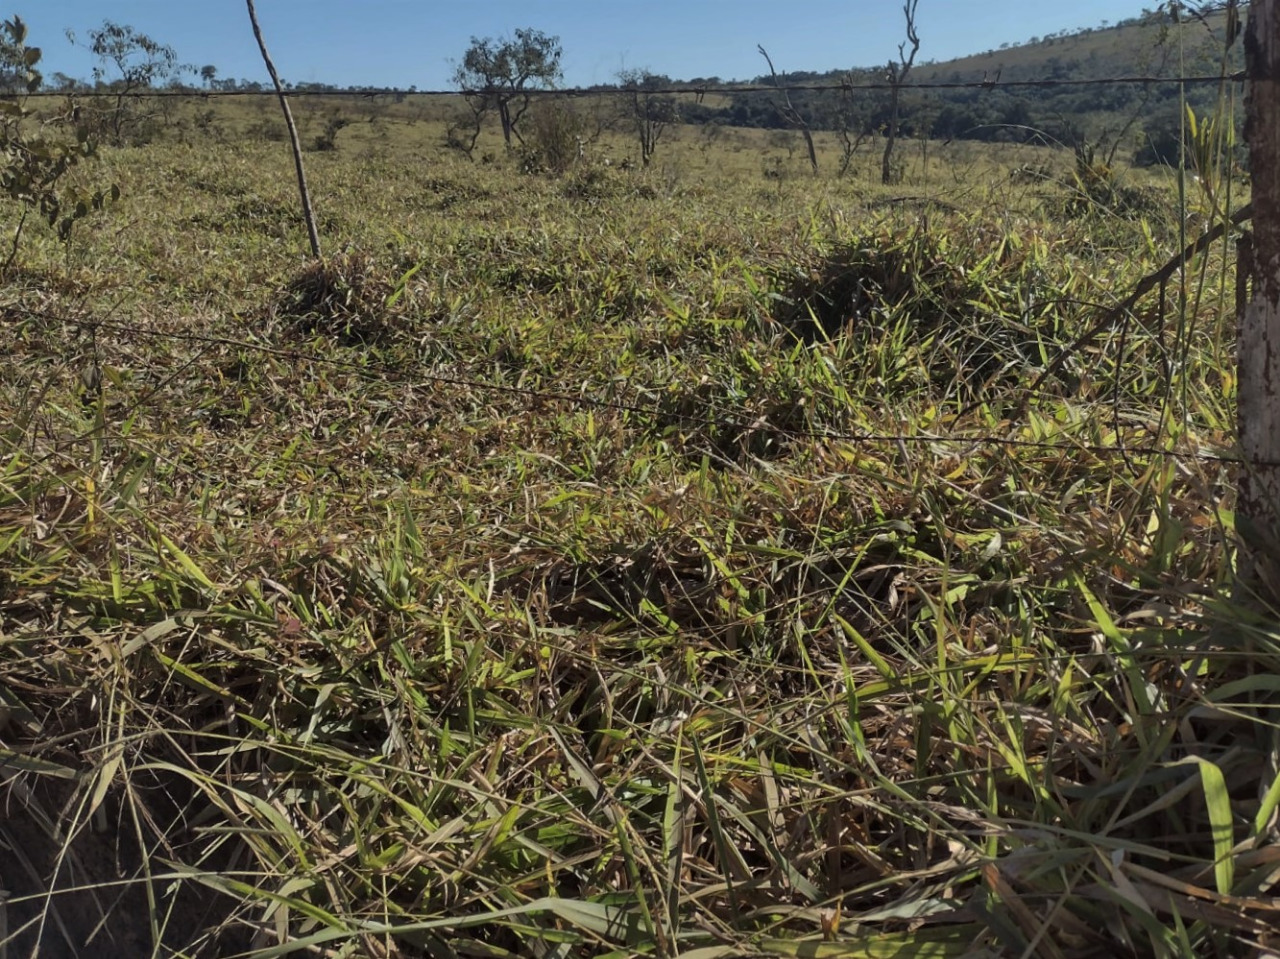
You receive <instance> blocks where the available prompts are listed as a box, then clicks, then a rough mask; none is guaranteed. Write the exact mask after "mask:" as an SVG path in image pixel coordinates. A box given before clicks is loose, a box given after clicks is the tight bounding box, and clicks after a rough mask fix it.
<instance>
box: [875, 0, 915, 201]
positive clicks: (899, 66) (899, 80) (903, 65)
mask: <svg viewBox="0 0 1280 959" xmlns="http://www.w3.org/2000/svg"><path fill="white" fill-rule="evenodd" d="M919 3H920V0H906V3H904V4H903V5H902V12H903V14H904V15H905V16H906V18H907V39H906V40H904V41H903V42H902V43H899V44H898V59H897V60H896V61H894V60H890V61H889V67H888V79H889V86H890V90H889V129H888V130H886V131H885V143H884V157H883V158H882V159H881V161H880V182H881V183H892V182H893V180H894V175H893V146H894V144H895V143H896V142H897V139H898V108H899V101H900V100H901V97H902V86H903V84H905V83H906V82H907V74H908V73H910V72H911V67H912V66H913V65H914V64H915V62H916V53H917V52H918V51H919V49H920V34H918V33H917V32H916V7H917V6H918V5H919ZM908 45H909V46H910V47H911V53H909V54H908V53H907V47H908Z"/></svg>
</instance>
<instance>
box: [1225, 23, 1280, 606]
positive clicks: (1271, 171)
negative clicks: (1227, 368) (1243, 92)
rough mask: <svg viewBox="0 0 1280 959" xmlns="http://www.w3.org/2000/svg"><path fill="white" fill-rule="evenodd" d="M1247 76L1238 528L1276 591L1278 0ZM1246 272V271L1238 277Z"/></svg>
mask: <svg viewBox="0 0 1280 959" xmlns="http://www.w3.org/2000/svg"><path fill="white" fill-rule="evenodd" d="M1245 64H1246V71H1247V74H1248V78H1249V90H1248V94H1247V120H1246V124H1245V137H1246V139H1247V140H1248V143H1249V169H1250V171H1251V176H1252V180H1253V238H1252V242H1251V243H1247V244H1243V245H1242V253H1247V255H1242V256H1241V258H1240V263H1239V269H1240V271H1241V272H1242V273H1245V272H1246V271H1247V272H1248V273H1251V274H1252V277H1251V279H1252V284H1253V285H1252V293H1251V295H1249V296H1248V297H1247V298H1246V299H1245V306H1244V310H1243V311H1242V312H1241V315H1240V337H1239V343H1238V350H1239V357H1238V360H1237V362H1238V366H1239V370H1238V373H1239V380H1238V389H1239V411H1238V417H1239V425H1238V430H1239V435H1240V451H1241V456H1242V457H1243V459H1244V464H1243V466H1242V468H1241V470H1240V486H1239V503H1238V506H1237V511H1236V512H1237V515H1238V517H1239V518H1240V520H1241V522H1240V524H1239V525H1238V529H1239V530H1240V531H1241V533H1242V534H1243V537H1244V540H1245V545H1246V547H1248V554H1249V555H1247V556H1246V557H1244V565H1243V567H1242V571H1243V573H1244V577H1243V578H1244V582H1243V584H1242V585H1244V586H1245V588H1246V589H1247V590H1250V591H1255V592H1258V593H1259V594H1260V595H1259V597H1258V598H1260V599H1262V600H1264V601H1271V600H1275V599H1276V598H1278V597H1277V596H1276V595H1274V594H1275V593H1276V586H1277V584H1278V582H1280V581H1278V580H1277V578H1276V572H1275V570H1276V568H1277V566H1278V564H1277V563H1275V562H1270V561H1267V562H1263V561H1262V557H1263V556H1265V555H1266V554H1268V553H1270V552H1272V551H1273V549H1270V548H1268V546H1270V545H1271V544H1274V543H1275V542H1276V541H1277V534H1276V531H1277V530H1280V0H1254V2H1253V3H1252V4H1251V5H1250V9H1249V25H1248V29H1247V30H1246V32H1245ZM1249 279H1250V277H1249V276H1247V275H1245V276H1242V277H1240V279H1239V280H1238V282H1239V283H1241V284H1245V283H1247V282H1248V280H1249Z"/></svg>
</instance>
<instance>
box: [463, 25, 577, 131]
mask: <svg viewBox="0 0 1280 959" xmlns="http://www.w3.org/2000/svg"><path fill="white" fill-rule="evenodd" d="M563 53H564V51H563V49H562V48H561V46H560V38H559V37H554V36H549V35H548V34H545V33H543V32H542V31H541V30H534V29H532V28H526V29H521V30H516V31H515V35H514V36H513V37H500V38H496V39H495V38H493V37H485V38H484V39H480V38H477V37H472V38H471V46H469V47H468V48H467V49H466V52H465V53H463V55H462V61H461V62H460V63H459V64H458V66H457V68H456V70H455V71H454V76H453V79H454V83H456V84H457V85H458V87H459V89H461V90H463V91H464V92H466V94H467V102H468V103H469V104H470V105H471V109H472V111H473V112H474V114H475V119H476V124H477V126H478V125H479V122H480V118H481V117H482V116H483V115H484V114H485V113H487V112H488V111H490V110H496V111H497V112H498V117H499V119H500V121H501V123H502V138H503V142H504V143H505V144H506V145H507V147H508V148H510V147H511V145H512V138H513V137H515V138H516V139H519V138H520V131H519V123H520V118H521V117H522V116H523V115H524V113H525V112H526V111H527V110H528V109H529V102H530V96H529V94H530V91H531V90H539V89H548V88H550V87H553V86H555V84H556V83H557V82H558V81H559V80H560V78H561V76H562V75H563V74H562V71H561V67H560V59H561V57H562V56H563Z"/></svg>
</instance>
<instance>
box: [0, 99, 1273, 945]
mask: <svg viewBox="0 0 1280 959" xmlns="http://www.w3.org/2000/svg"><path fill="white" fill-rule="evenodd" d="M248 115H249V113H248V111H245V112H244V113H241V114H238V115H235V116H230V115H229V116H228V117H227V118H226V119H225V120H224V121H222V122H221V127H222V136H223V138H224V140H223V142H219V141H218V139H217V136H216V134H217V130H214V131H212V132H211V133H209V134H208V135H206V134H199V133H195V132H192V131H190V130H188V131H187V135H186V136H187V140H188V142H187V143H185V144H183V143H176V142H173V141H172V140H162V141H161V142H157V143H155V144H152V145H150V146H146V147H141V148H137V149H131V150H124V151H118V152H109V153H107V154H106V156H105V158H104V162H103V164H102V165H101V167H100V168H99V170H98V171H97V175H109V177H111V178H113V179H116V180H118V181H119V182H120V183H121V185H122V187H123V189H124V195H125V197H126V200H125V201H123V202H121V203H120V204H118V205H116V206H114V207H112V208H111V209H110V210H109V211H108V212H107V213H106V214H104V215H103V216H101V217H99V218H97V219H94V220H90V221H86V222H85V223H84V224H81V226H83V227H84V229H83V230H82V231H80V232H79V233H78V234H77V238H76V239H75V241H74V244H73V246H72V247H71V249H70V250H69V251H64V250H63V249H62V248H61V247H59V246H57V245H55V244H54V243H53V241H52V239H51V238H47V237H41V236H39V235H36V234H33V237H32V239H31V241H30V242H29V244H28V245H27V247H26V248H25V249H24V251H23V257H22V260H21V270H20V272H18V273H17V274H16V275H15V276H14V277H12V278H11V279H10V281H9V283H8V285H7V286H6V288H5V290H4V294H3V300H4V303H3V315H4V316H5V323H6V330H7V333H8V336H7V337H6V343H5V348H4V351H3V364H4V369H3V376H0V409H3V411H4V416H3V418H2V425H3V430H4V432H3V438H2V445H0V461H2V463H3V466H2V468H0V551H2V554H3V564H2V566H0V569H2V570H3V571H2V572H0V676H2V677H3V681H2V682H0V740H2V743H0V745H2V746H3V752H0V764H2V765H3V780H2V782H3V786H2V788H3V792H4V802H5V805H4V808H5V810H6V818H5V819H4V820H2V821H0V842H4V843H5V844H6V845H7V846H8V847H9V850H10V853H8V854H6V857H4V858H3V860H2V861H4V862H5V865H4V866H3V867H0V875H3V878H4V885H5V887H6V889H7V891H8V893H9V897H8V899H7V900H6V901H4V902H3V903H0V917H3V925H2V926H0V932H2V933H4V934H7V936H8V937H9V939H8V941H7V945H4V946H0V954H3V953H4V952H5V951H6V950H7V953H8V955H12V956H17V955H27V954H30V953H31V951H32V950H33V949H35V948H36V945H35V944H36V942H37V941H38V942H39V943H40V946H39V947H38V953H39V954H40V955H42V956H45V955H47V956H59V955H76V954H78V952H79V950H81V949H82V948H86V947H85V946H84V942H85V941H86V940H92V946H90V947H87V948H92V949H93V951H94V953H95V954H96V955H99V956H113V955H120V956H126V955H128V956H137V955H156V956H196V955H207V956H229V955H254V956H261V957H266V956H279V955H288V954H299V955H333V956H343V955H345V956H354V955H372V956H393V955H402V956H417V955H430V956H433V957H435V956H449V957H453V956H483V957H497V956H524V955H533V956H539V957H549V956H566V957H567V956H585V955H601V956H619V955H654V956H677V955H681V956H691V957H698V959H713V957H721V956H726V957H727V956H739V955H776V956H824V957H828V956H829V957H837V956H838V957H858V956H961V955H964V956H973V955H991V956H996V955H1009V956H1029V955H1037V956H1041V955H1042V956H1071V955H1098V954H1112V955H1142V956H1145V955H1155V956H1175V955H1176V956H1193V955H1195V956H1198V955H1222V956H1226V955H1245V954H1261V953H1262V951H1263V950H1264V949H1266V948H1270V949H1272V950H1274V949H1275V948H1276V947H1277V943H1276V941H1275V937H1274V933H1273V932H1272V929H1273V928H1274V927H1275V925H1276V922H1277V911H1278V909H1280V906H1278V905H1277V900H1276V899H1275V898H1274V896H1273V893H1272V889H1273V885H1274V882H1275V874H1276V865H1275V862H1276V844H1275V832H1274V823H1275V814H1276V806H1277V802H1278V801H1280V778H1278V776H1277V769H1276V767H1275V763H1274V726H1273V724H1272V722H1271V720H1270V718H1269V716H1270V714H1269V712H1268V709H1269V704H1270V702H1271V699H1272V697H1273V694H1274V690H1275V685H1276V684H1275V675H1276V673H1277V671H1278V660H1280V647H1278V645H1277V638H1276V634H1275V632H1274V628H1273V627H1272V626H1271V625H1269V620H1268V618H1267V617H1266V616H1265V615H1261V614H1257V613H1254V612H1251V611H1250V609H1249V608H1248V607H1247V606H1246V605H1244V604H1241V603H1239V602H1236V601H1235V600H1234V599H1233V597H1232V591H1233V589H1234V588H1235V587H1234V583H1235V572H1234V570H1235V565H1236V562H1237V560H1236V555H1235V547H1234V543H1235V537H1234V529H1233V517H1232V512H1231V509H1232V504H1233V502H1234V482H1235V476H1234V471H1233V469H1232V467H1231V465H1230V463H1228V462H1223V461H1222V460H1220V459H1216V458H1214V457H1215V456H1216V455H1217V456H1225V457H1228V458H1229V457H1230V455H1231V453H1230V451H1231V449H1232V444H1233V439H1232V436H1233V431H1232V413H1231V410H1232V405H1233V402H1234V375H1233V372H1232V370H1233V366H1232V359H1231V342H1230V336H1231V331H1232V328H1233V327H1232V324H1231V323H1230V318H1229V315H1228V312H1227V309H1228V307H1229V305H1230V302H1231V300H1232V297H1231V296H1230V293H1229V284H1230V283H1231V281H1232V275H1231V274H1232V270H1231V267H1230V262H1229V261H1228V263H1227V265H1225V266H1224V263H1223V250H1222V249H1221V248H1217V249H1215V250H1214V251H1212V252H1211V253H1210V254H1209V256H1208V257H1207V258H1206V259H1205V262H1204V264H1203V270H1202V271H1200V270H1197V271H1189V275H1190V276H1191V279H1190V280H1189V281H1188V282H1189V283H1190V284H1191V285H1190V286H1189V287H1188V288H1187V289H1188V294H1189V295H1188V298H1186V299H1185V300H1184V299H1182V298H1181V296H1180V288H1177V287H1176V286H1171V287H1170V288H1169V289H1168V290H1164V291H1161V294H1162V297H1163V300H1162V301H1161V299H1160V298H1157V297H1152V300H1151V301H1150V302H1146V303H1144V304H1143V306H1142V309H1143V310H1145V311H1146V312H1144V313H1142V314H1140V315H1136V316H1134V317H1132V318H1131V320H1130V322H1129V323H1128V325H1127V327H1126V328H1124V329H1120V330H1109V331H1107V332H1106V334H1105V335H1104V337H1103V338H1102V339H1100V340H1099V341H1097V342H1095V343H1090V344H1088V345H1087V346H1086V347H1084V348H1082V349H1081V350H1079V351H1078V352H1077V354H1075V355H1074V356H1073V357H1072V359H1071V360H1070V361H1069V362H1068V363H1067V364H1066V365H1065V367H1064V373H1063V375H1062V376H1061V377H1058V378H1055V379H1054V380H1052V381H1050V382H1049V383H1046V384H1045V387H1044V392H1043V393H1042V394H1041V395H1039V396H1036V397H1033V398H1032V403H1031V406H1030V409H1029V410H1028V411H1027V413H1026V414H1025V415H1021V416H1014V415H1013V414H1014V413H1015V412H1016V410H1017V408H1018V406H1019V404H1020V403H1021V401H1022V400H1023V399H1024V398H1025V390H1026V387H1027V386H1028V385H1029V384H1030V383H1031V382H1033V381H1034V379H1035V378H1036V375H1037V373H1038V372H1039V371H1040V370H1042V369H1044V368H1045V367H1046V366H1047V365H1048V364H1049V363H1050V362H1051V361H1052V360H1053V358H1054V357H1055V356H1056V355H1057V354H1058V351H1059V350H1061V349H1062V348H1064V347H1065V346H1066V345H1067V344H1068V343H1070V342H1071V341H1072V340H1073V338H1074V337H1075V336H1076V335H1078V333H1079V332H1080V331H1081V330H1083V329H1086V328H1087V327H1088V326H1089V325H1090V324H1091V323H1092V322H1093V320H1094V319H1095V318H1096V316H1097V315H1098V313H1099V311H1101V310H1103V309H1105V308H1106V306H1107V305H1108V304H1109V303H1111V302H1114V301H1115V300H1116V299H1118V298H1120V297H1122V296H1123V295H1124V293H1125V292H1127V291H1128V289H1130V288H1131V287H1132V286H1133V285H1134V284H1135V283H1136V282H1137V281H1138V280H1139V279H1140V278H1141V276H1143V275H1144V274H1146V273H1147V272H1150V271H1151V270H1154V269H1156V268H1157V267H1158V266H1160V265H1161V264H1162V263H1163V261H1164V260H1165V259H1166V258H1167V256H1168V255H1169V254H1170V253H1171V252H1172V251H1173V250H1175V249H1178V248H1180V246H1181V243H1182V240H1181V238H1180V235H1179V230H1180V225H1179V219H1180V217H1179V211H1178V210H1177V208H1176V204H1175V203H1174V201H1173V200H1172V199H1167V198H1168V197H1172V195H1173V194H1172V191H1171V190H1169V188H1168V185H1167V184H1161V183H1160V182H1159V181H1157V180H1154V179H1153V180H1149V181H1146V182H1145V183H1142V184H1139V183H1138V182H1137V180H1136V179H1132V180H1131V181H1130V183H1129V185H1130V186H1133V187H1135V190H1134V192H1132V193H1129V194H1125V196H1127V197H1128V198H1129V199H1128V201H1127V202H1129V204H1130V205H1129V207H1128V208H1126V209H1121V208H1117V207H1115V206H1112V207H1110V208H1108V207H1107V206H1106V205H1099V204H1097V203H1095V204H1093V205H1091V206H1088V207H1081V206H1080V205H1079V204H1073V203H1072V202H1071V196H1072V190H1074V189H1075V186H1074V185H1073V184H1074V181H1073V180H1072V175H1071V169H1072V164H1071V159H1070V157H1067V156H1063V155H1060V154H1056V153H1051V152H1047V151H1033V150H1029V149H1027V150H1017V151H1015V150H1013V149H1007V150H1006V149H1004V148H1002V149H1001V151H1000V152H994V151H992V152H984V150H983V149H982V148H978V147H976V146H974V145H971V144H969V145H955V147H954V148H951V147H941V146H939V145H934V147H933V148H932V149H931V151H930V153H929V157H928V163H929V166H928V170H927V172H926V169H925V166H924V157H923V155H922V154H917V153H914V152H913V150H912V145H911V144H904V151H903V155H904V159H906V161H907V170H906V182H905V184H904V185H903V186H901V187H895V188H893V189H892V190H886V189H885V188H882V187H879V186H878V185H872V175H871V170H872V169H873V167H874V164H875V159H876V158H875V157H874V156H872V155H870V154H868V156H867V157H866V159H865V164H866V166H865V169H860V170H857V171H855V173H854V175H853V176H851V177H849V178H846V179H844V180H836V179H832V178H831V177H830V175H829V174H828V175H824V176H823V177H820V178H813V177H810V176H808V175H805V174H803V173H802V172H801V171H802V170H803V168H804V163H805V161H804V159H803V158H802V157H800V156H799V155H797V156H796V157H795V158H794V159H782V161H781V162H779V163H774V162H773V161H772V160H768V159H763V160H762V156H764V151H766V150H768V149H769V147H768V146H767V145H766V143H765V140H764V139H763V137H761V138H760V139H759V140H755V139H752V136H751V135H750V134H749V133H748V132H746V131H732V132H731V133H728V134H725V135H723V136H722V137H721V138H720V139H718V140H716V141H715V142H710V143H708V142H706V141H703V140H702V139H700V138H699V137H698V136H697V135H696V134H695V133H694V132H693V131H685V130H681V131H678V133H679V135H678V136H677V137H676V138H675V139H673V140H672V141H664V142H663V144H662V145H661V146H660V151H659V154H658V157H657V159H656V161H655V166H654V167H653V168H652V169H649V170H631V171H625V170H620V169H618V168H617V166H616V165H613V166H607V167H606V166H604V165H603V164H602V163H600V162H598V161H597V162H590V163H587V164H584V165H583V166H581V167H579V168H576V169H574V170H571V171H569V172H568V173H567V174H566V175H565V176H564V177H561V178H549V177H543V176H527V175H521V174H520V173H519V172H517V170H516V169H515V164H514V162H513V161H511V160H508V159H506V158H505V157H502V156H501V155H500V156H499V159H498V161H497V162H496V163H491V164H476V165H471V164H468V163H466V162H465V161H463V160H461V159H458V158H456V157H453V156H449V155H445V154H441V153H440V152H439V150H438V148H437V147H436V146H435V144H436V143H437V142H438V140H439V136H440V132H441V128H440V127H439V126H438V125H434V124H433V122H432V121H429V120H425V119H423V120H419V121H418V122H416V123H412V124H410V123H409V122H408V118H403V119H402V120H396V119H394V118H392V119H387V118H382V119H380V120H378V121H377V122H375V123H364V124H356V125H353V126H352V127H348V128H346V129H344V130H342V131H341V132H340V134H339V136H338V149H337V150H336V151H333V152H331V153H317V154H312V155H311V156H310V157H309V164H310V169H309V175H310V179H311V181H312V187H313V190H314V192H315V194H316V205H317V211H318V214H319V217H320V220H321V224H322V233H323V235H324V237H325V240H326V243H327V245H328V248H329V259H328V260H327V262H326V263H325V264H324V265H308V264H307V263H306V260H305V255H304V250H305V247H304V245H303V244H304V242H305V239H304V237H303V234H302V230H301V223H300V218H299V217H298V215H297V214H296V212H295V210H296V207H295V205H294V200H293V196H292V193H291V190H292V186H291V175H292V173H291V167H290V161H289V159H288V157H287V155H286V153H285V151H284V150H283V149H282V148H281V146H280V145H279V144H270V143H262V142H253V141H250V140H247V139H246V138H244V137H243V136H241V135H240V134H239V133H238V132H234V131H236V130H237V129H238V128H237V126H236V124H238V123H240V122H242V121H243V120H244V119H245V118H246V117H247V116H248ZM228 131H232V132H228ZM823 145H824V149H825V151H826V153H825V154H824V159H829V158H831V157H832V156H833V151H834V149H835V146H834V143H831V142H825V141H824V143H823ZM627 149H628V148H627V146H626V144H625V143H624V142H622V141H614V142H612V144H611V145H610V146H609V152H610V153H611V154H612V155H613V156H615V157H617V156H621V155H622V154H624V153H625V152H626V150H627ZM1024 154H1025V155H1024ZM774 155H775V156H777V157H779V158H783V157H784V154H782V153H780V152H778V153H775V154H774ZM917 161H918V162H917ZM1030 162H1034V163H1035V164H1036V165H1037V166H1039V165H1040V164H1045V165H1047V166H1046V172H1048V173H1049V178H1048V179H1047V180H1046V179H1044V178H1042V177H1040V176H1037V177H1034V178H1026V177H1019V176H1017V175H1014V176H1012V177H1011V171H1014V170H1015V169H1016V168H1019V167H1023V166H1025V165H1026V164H1028V163H1030ZM825 169H826V170H828V171H829V170H831V169H832V163H831V162H827V163H826V164H825ZM774 171H782V172H781V175H779V174H778V173H776V172H774ZM1128 176H1130V177H1131V178H1136V177H1137V174H1136V173H1135V174H1129V175H1128ZM1137 186H1143V189H1142V190H1137V189H1136V187H1137ZM1161 191H1164V192H1161ZM1116 196H1119V194H1114V193H1112V194H1107V195H1106V196H1105V197H1104V199H1114V198H1115V197H1116ZM1142 204H1145V206H1144V205H1142ZM1069 212H1071V213H1072V215H1068V213H1069ZM1191 212H1192V214H1193V216H1194V210H1192V211H1191ZM1201 222H1203V219H1201V220H1196V219H1192V221H1191V223H1190V225H1189V226H1187V227H1186V229H1190V230H1192V231H1194V230H1195V229H1196V228H1197V226H1198V224H1199V223H1201ZM1199 266H1200V265H1199V264H1197V267H1199ZM1180 304H1183V305H1182V306H1180ZM0 938H2V937H0ZM1251 950H1252V952H1251Z"/></svg>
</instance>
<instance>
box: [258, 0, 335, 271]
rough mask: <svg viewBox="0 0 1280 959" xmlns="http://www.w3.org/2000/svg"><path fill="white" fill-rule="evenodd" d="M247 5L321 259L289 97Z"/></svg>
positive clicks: (313, 245) (309, 230) (309, 232)
mask: <svg viewBox="0 0 1280 959" xmlns="http://www.w3.org/2000/svg"><path fill="white" fill-rule="evenodd" d="M245 3H246V4H248V6H249V23H250V25H251V26H252V27H253V36H254V38H255V39H256V40H257V41H258V49H259V50H260V51H261V52H262V61H263V63H265V64H266V65H267V73H269V74H271V82H272V83H273V84H274V85H275V88H276V96H278V97H279V98H280V109H281V110H282V111H283V112H284V123H285V126H286V127H288V128H289V142H290V143H291V144H292V145H293V165H294V169H295V170H296V171H297V174H298V193H299V195H300V196H301V197H302V218H303V219H304V220H305V221H306V223H307V238H308V239H309V240H310V241H311V255H312V256H313V257H315V258H316V259H317V260H323V259H324V257H323V256H321V255H320V233H319V231H317V230H316V215H315V212H314V211H313V210H312V209H311V193H310V192H309V191H308V190H307V173H306V170H305V169H304V168H303V166H302V144H300V143H299V142H298V128H297V127H296V126H294V123H293V113H292V112H291V111H290V110H289V98H288V97H287V96H285V92H284V87H283V86H282V85H281V83H280V74H278V73H276V65H275V64H274V63H273V62H272V61H271V54H269V53H268V52H267V41H266V40H264V39H263V38H262V28H261V27H260V26H258V11H257V10H255V9H254V7H253V0H245Z"/></svg>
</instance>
